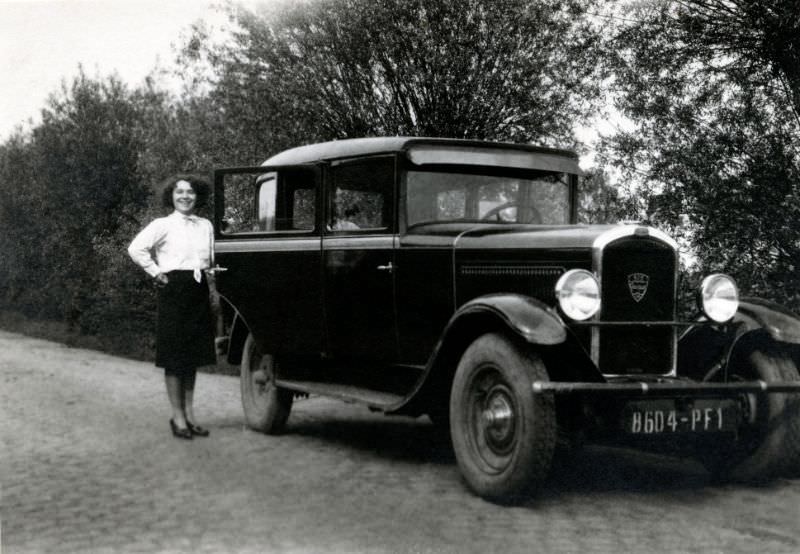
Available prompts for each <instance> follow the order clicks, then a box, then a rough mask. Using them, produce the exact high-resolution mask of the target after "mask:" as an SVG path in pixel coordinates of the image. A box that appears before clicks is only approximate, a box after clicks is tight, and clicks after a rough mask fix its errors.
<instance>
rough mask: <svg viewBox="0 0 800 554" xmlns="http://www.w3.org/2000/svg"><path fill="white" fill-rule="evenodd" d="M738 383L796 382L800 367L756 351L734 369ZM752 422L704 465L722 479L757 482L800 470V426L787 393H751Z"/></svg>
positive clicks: (703, 458) (747, 401)
mask: <svg viewBox="0 0 800 554" xmlns="http://www.w3.org/2000/svg"><path fill="white" fill-rule="evenodd" d="M732 372H733V373H732V374H731V376H730V379H731V380H732V381H750V380H755V379H760V380H762V381H767V382H769V381H795V380H798V378H799V377H798V372H797V367H796V366H795V364H794V362H793V361H792V359H791V357H789V356H788V355H787V354H786V353H784V352H780V351H772V350H763V349H755V350H753V351H752V352H750V353H749V354H748V355H747V356H746V357H745V358H744V359H743V360H741V361H740V362H739V363H738V364H736V366H735V367H734V368H732ZM744 398H745V402H744V404H745V406H746V410H745V412H746V414H745V415H746V423H745V425H744V427H743V430H742V432H741V434H740V436H739V437H738V440H737V443H736V445H735V446H734V447H733V448H731V449H729V450H725V451H721V452H704V453H702V455H701V461H702V462H703V463H704V464H705V466H706V468H707V469H708V470H709V471H710V472H711V473H712V475H714V477H715V478H717V479H721V480H737V481H753V480H759V479H764V478H767V477H771V476H774V475H776V474H780V473H784V472H789V473H792V472H797V470H798V468H800V446H799V445H800V422H798V417H800V414H798V411H797V405H796V403H795V400H793V399H792V396H791V395H787V394H755V393H753V394H747V395H746V396H745V397H744Z"/></svg>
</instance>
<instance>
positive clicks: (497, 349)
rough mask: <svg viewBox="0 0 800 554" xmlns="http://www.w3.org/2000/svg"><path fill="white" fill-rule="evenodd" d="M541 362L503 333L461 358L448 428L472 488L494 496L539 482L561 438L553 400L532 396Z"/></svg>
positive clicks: (542, 375) (543, 376)
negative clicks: (558, 433) (557, 431)
mask: <svg viewBox="0 0 800 554" xmlns="http://www.w3.org/2000/svg"><path fill="white" fill-rule="evenodd" d="M537 380H538V381H546V380H547V372H546V370H545V367H544V364H543V363H542V361H541V360H540V359H539V358H538V357H537V356H535V355H534V354H532V353H528V352H525V351H523V350H522V349H521V348H519V347H518V346H517V345H516V344H514V343H513V342H512V341H510V340H509V339H508V338H506V337H504V336H503V335H500V334H496V333H489V334H486V335H483V336H481V337H479V338H478V339H476V340H475V341H474V342H473V343H472V344H471V345H470V346H469V348H467V350H466V351H465V352H464V355H463V356H462V358H461V361H460V362H459V364H458V368H457V370H456V375H455V378H454V380H453V387H452V394H451V399H450V432H451V437H452V441H453V449H454V451H455V455H456V460H457V461H458V465H459V468H460V470H461V473H462V475H463V476H464V479H465V480H466V482H467V485H468V486H469V487H470V488H471V489H472V490H473V491H475V492H476V493H477V494H478V495H480V496H483V497H485V498H488V499H491V500H496V501H507V500H513V499H514V498H516V497H518V496H520V495H521V494H523V493H525V492H532V491H533V490H534V489H535V488H536V487H537V486H539V485H541V483H542V482H543V481H544V479H545V478H546V477H547V474H548V472H549V469H550V465H551V463H552V460H553V452H554V449H555V443H556V416H555V404H554V401H553V398H552V396H550V395H540V394H537V395H534V394H533V391H532V388H531V384H532V382H533V381H537Z"/></svg>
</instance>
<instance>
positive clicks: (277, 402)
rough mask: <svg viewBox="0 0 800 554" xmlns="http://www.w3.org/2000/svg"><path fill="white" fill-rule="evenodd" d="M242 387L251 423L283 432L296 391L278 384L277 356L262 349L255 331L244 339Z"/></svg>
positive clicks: (266, 429)
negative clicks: (261, 350) (259, 346)
mask: <svg viewBox="0 0 800 554" xmlns="http://www.w3.org/2000/svg"><path fill="white" fill-rule="evenodd" d="M241 387H242V406H243V407H244V416H245V420H246V421H247V425H248V426H250V427H251V428H252V429H255V430H257V431H261V432H263V433H269V434H275V433H279V432H281V431H282V430H283V428H284V427H285V425H286V420H287V419H288V417H289V412H290V411H291V409H292V398H293V396H292V391H290V390H286V389H282V388H280V387H278V386H277V385H275V358H274V357H273V356H270V355H269V354H262V353H261V352H260V351H259V349H258V346H257V345H256V342H255V339H254V338H253V335H252V334H250V335H248V336H247V340H246V341H245V343H244V352H243V353H242V367H241Z"/></svg>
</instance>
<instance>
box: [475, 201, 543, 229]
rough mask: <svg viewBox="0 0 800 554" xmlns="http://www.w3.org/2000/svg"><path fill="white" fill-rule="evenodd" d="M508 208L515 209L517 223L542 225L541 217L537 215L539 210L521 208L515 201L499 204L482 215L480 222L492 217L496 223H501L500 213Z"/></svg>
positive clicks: (529, 207)
mask: <svg viewBox="0 0 800 554" xmlns="http://www.w3.org/2000/svg"><path fill="white" fill-rule="evenodd" d="M508 208H517V223H533V224H537V225H538V224H541V223H542V215H541V214H540V213H539V210H537V209H536V208H534V207H533V206H523V205H521V204H520V203H519V202H517V201H516V200H512V201H511V202H506V203H504V204H500V205H499V206H495V207H494V208H492V209H491V210H489V211H488V212H486V213H485V214H483V217H482V218H481V221H483V220H488V219H491V218H493V217H494V218H496V219H497V221H502V218H501V217H500V212H502V211H504V210H507V209H508ZM520 216H524V217H520Z"/></svg>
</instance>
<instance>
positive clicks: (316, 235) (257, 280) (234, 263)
mask: <svg viewBox="0 0 800 554" xmlns="http://www.w3.org/2000/svg"><path fill="white" fill-rule="evenodd" d="M320 191H321V170H320V168H319V167H314V166H294V167H259V168H233V169H226V170H219V171H217V172H215V202H214V203H215V232H216V235H215V236H216V241H215V262H216V264H218V265H219V266H222V267H224V268H226V269H225V271H222V272H219V273H218V274H217V278H216V280H217V289H218V290H219V293H220V295H221V296H222V297H223V298H224V300H226V301H227V302H229V303H230V305H232V306H233V307H234V308H235V309H236V310H237V311H238V312H239V314H240V315H241V317H242V318H243V319H244V321H245V322H246V324H247V327H248V329H249V330H250V331H251V332H252V333H253V335H254V336H255V339H256V342H257V343H258V344H259V346H260V347H261V348H262V349H263V351H264V352H268V353H270V354H282V355H290V356H295V357H301V358H320V357H321V355H322V352H323V350H324V341H325V338H324V332H323V330H324V325H323V316H324V307H323V301H322V298H323V296H322V287H323V282H322V277H321V275H322V272H321V268H322V254H321V240H322V238H321V226H322V223H321V221H322V220H321V217H320V216H319V213H320V206H321V205H322V202H321V194H320Z"/></svg>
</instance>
